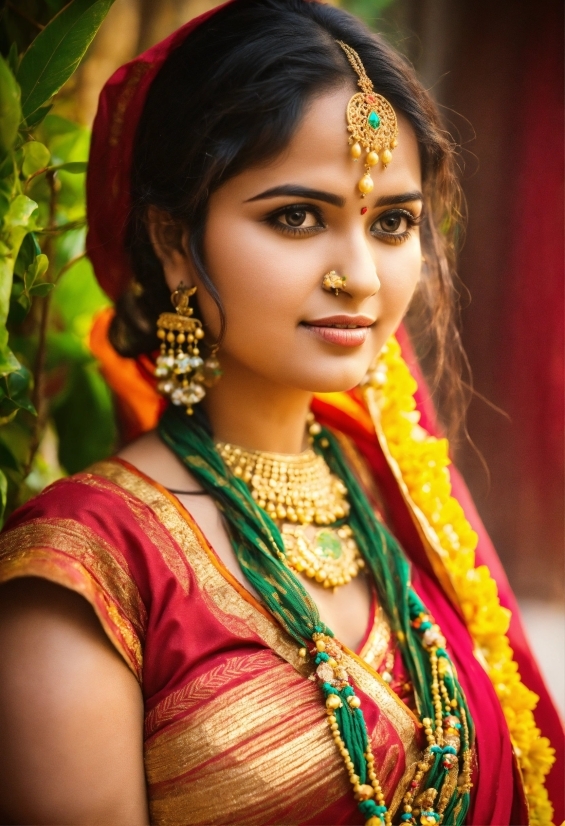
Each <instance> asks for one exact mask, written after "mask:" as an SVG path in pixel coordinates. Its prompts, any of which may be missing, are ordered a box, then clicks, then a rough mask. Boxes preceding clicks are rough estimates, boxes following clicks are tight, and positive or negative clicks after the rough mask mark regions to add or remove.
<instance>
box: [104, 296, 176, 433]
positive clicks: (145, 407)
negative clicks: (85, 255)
mask: <svg viewBox="0 0 565 826" xmlns="http://www.w3.org/2000/svg"><path fill="white" fill-rule="evenodd" d="M114 314H115V313H114V310H113V309H112V308H110V307H108V308H105V309H104V310H101V311H100V312H99V313H98V314H97V315H96V317H95V319H94V324H93V325H92V329H91V331H90V340H89V345H90V349H91V351H92V353H93V354H94V356H96V358H97V359H98V362H99V364H100V370H101V372H102V375H103V376H104V378H105V379H106V381H107V382H108V385H109V386H110V388H111V389H112V391H113V392H114V396H115V399H116V404H117V407H118V413H119V417H120V424H121V426H122V431H123V433H122V435H123V436H124V438H125V440H126V441H128V442H129V441H131V440H132V439H135V438H137V436H140V435H141V434H142V433H145V432H146V431H148V430H152V429H153V428H154V427H155V426H156V425H157V422H158V421H159V417H160V415H161V413H162V412H163V410H164V407H165V404H164V400H163V398H162V397H161V396H160V395H159V393H158V392H157V390H156V389H155V386H154V383H153V382H151V381H150V378H149V375H146V374H145V372H144V371H142V369H141V365H140V364H139V363H138V362H137V361H136V360H135V359H131V358H124V357H123V356H120V355H118V353H117V352H116V351H115V350H114V348H113V347H112V345H111V344H110V341H109V339H108V331H109V328H110V324H111V321H112V319H113V317H114ZM146 372H148V371H146Z"/></svg>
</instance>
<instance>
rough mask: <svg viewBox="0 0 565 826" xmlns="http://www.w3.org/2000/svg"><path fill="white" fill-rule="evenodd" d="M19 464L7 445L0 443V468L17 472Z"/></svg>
mask: <svg viewBox="0 0 565 826" xmlns="http://www.w3.org/2000/svg"><path fill="white" fill-rule="evenodd" d="M19 467H20V464H19V462H18V460H17V459H16V457H15V456H14V454H13V453H12V451H11V450H10V448H9V447H8V445H6V444H5V443H4V442H2V441H0V468H8V470H19Z"/></svg>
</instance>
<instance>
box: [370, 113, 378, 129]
mask: <svg viewBox="0 0 565 826" xmlns="http://www.w3.org/2000/svg"><path fill="white" fill-rule="evenodd" d="M367 122H368V124H369V126H370V127H371V129H378V128H379V126H380V125H381V119H380V118H379V116H378V115H377V113H376V112H371V114H370V115H369V117H368V118H367Z"/></svg>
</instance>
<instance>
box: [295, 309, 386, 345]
mask: <svg viewBox="0 0 565 826" xmlns="http://www.w3.org/2000/svg"><path fill="white" fill-rule="evenodd" d="M373 323H374V322H373V320H372V319H370V318H366V317H365V316H359V317H355V318H353V317H347V316H336V317H334V318H324V319H320V320H319V321H312V322H310V323H307V322H305V321H303V322H302V326H303V327H305V328H306V329H307V330H308V331H309V332H310V333H313V334H314V335H315V336H317V337H318V338H321V339H322V340H323V341H327V342H329V343H330V344H338V345H339V346H341V347H359V346H360V345H361V344H364V343H365V341H366V340H367V338H368V336H369V330H370V328H371V324H373Z"/></svg>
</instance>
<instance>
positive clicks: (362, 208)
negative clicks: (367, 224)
mask: <svg viewBox="0 0 565 826" xmlns="http://www.w3.org/2000/svg"><path fill="white" fill-rule="evenodd" d="M368 209H369V207H361V215H364V214H365V213H366V212H367V210H368Z"/></svg>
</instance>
